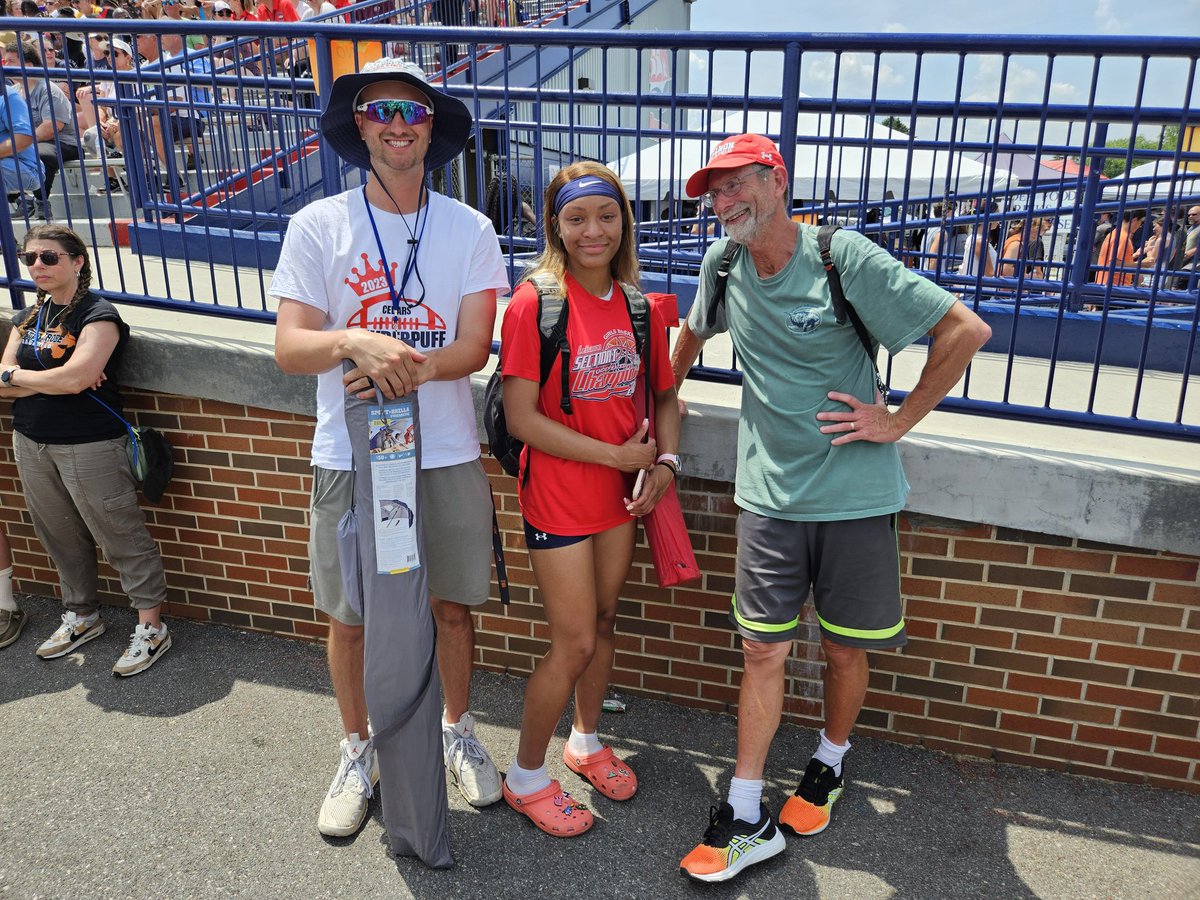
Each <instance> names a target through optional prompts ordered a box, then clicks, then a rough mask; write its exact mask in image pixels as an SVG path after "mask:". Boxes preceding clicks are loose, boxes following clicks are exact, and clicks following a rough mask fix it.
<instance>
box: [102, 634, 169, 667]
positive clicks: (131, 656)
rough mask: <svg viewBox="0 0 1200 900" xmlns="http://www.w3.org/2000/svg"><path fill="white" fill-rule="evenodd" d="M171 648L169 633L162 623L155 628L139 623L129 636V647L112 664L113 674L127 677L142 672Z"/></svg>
mask: <svg viewBox="0 0 1200 900" xmlns="http://www.w3.org/2000/svg"><path fill="white" fill-rule="evenodd" d="M170 649H171V633H170V632H169V631H167V626H166V625H165V624H164V625H163V626H162V627H161V628H155V627H154V626H153V625H150V624H149V623H147V624H145V625H139V626H138V627H137V628H135V629H133V634H131V635H130V636H129V647H128V648H127V649H126V650H125V652H124V653H122V654H121V658H120V659H118V660H117V664H116V665H115V666H113V674H114V675H120V676H121V677H123V678H128V677H129V676H130V675H136V674H137V673H138V672H142V671H144V670H146V669H148V668H150V667H151V666H152V665H154V664H155V663H156V662H158V661H159V659H161V658H162V655H163V654H164V653H166V652H167V651H168V650H170Z"/></svg>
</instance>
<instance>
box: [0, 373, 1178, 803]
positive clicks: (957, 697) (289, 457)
mask: <svg viewBox="0 0 1200 900" xmlns="http://www.w3.org/2000/svg"><path fill="white" fill-rule="evenodd" d="M129 403H130V407H131V408H133V409H135V410H137V415H138V418H139V421H140V422H141V423H142V424H152V425H155V426H157V427H159V428H161V429H163V430H164V431H166V432H168V434H169V436H170V438H171V440H172V442H173V443H174V445H175V447H176V449H177V454H176V455H177V468H176V476H175V481H174V482H173V485H172V488H171V491H170V493H169V495H168V496H167V497H166V498H164V501H163V503H162V504H161V505H159V506H152V505H146V507H145V508H146V511H147V516H148V518H149V522H150V529H151V532H152V534H153V535H154V537H155V538H156V539H157V540H158V542H159V546H160V547H161V549H162V553H163V557H164V561H165V564H166V568H167V577H168V583H169V587H170V604H169V607H168V612H169V614H171V615H175V616H186V617H188V618H192V619H198V620H202V621H209V622H214V623H220V624H226V625H234V626H237V627H242V628H250V629H255V630H261V631H268V632H273V633H276V634H281V635H285V636H288V637H300V638H307V639H313V638H320V637H322V636H323V634H324V631H325V627H324V623H323V622H322V621H321V618H320V616H319V615H318V614H317V613H316V612H315V611H314V609H313V607H312V598H311V595H310V594H309V593H308V591H307V587H306V584H307V571H308V558H307V549H306V544H305V542H306V538H307V528H306V524H305V523H306V509H307V501H308V491H309V488H310V476H309V468H308V462H307V459H308V452H309V438H310V437H311V431H312V421H311V419H310V418H308V417H306V416H301V415H293V414H290V413H281V412H275V411H271V410H266V409H257V408H252V407H245V406H238V405H235V404H230V403H223V402H217V401H210V400H199V399H192V398H184V397H178V396H173V395H167V394H155V393H137V392H134V393H131V394H130V395H129ZM0 427H3V429H4V430H5V431H8V430H10V428H11V419H10V418H9V416H8V413H7V409H6V410H5V411H4V414H3V416H2V417H0ZM486 464H487V467H488V471H489V474H490V475H491V478H492V483H493V486H494V489H495V492H496V499H497V504H498V507H499V512H500V525H501V528H502V529H503V530H504V531H505V542H506V546H507V548H508V565H509V577H510V581H511V584H512V604H511V605H510V606H509V607H508V608H507V609H505V608H504V607H502V606H501V605H500V604H499V602H498V601H496V600H492V601H490V602H489V603H488V604H487V605H486V606H485V607H484V608H483V610H482V612H481V613H480V614H479V621H478V624H479V626H480V628H479V638H478V657H479V662H480V664H481V665H482V666H483V667H485V668H487V669H491V670H494V671H507V672H511V673H513V674H518V675H524V674H527V673H528V672H529V671H530V670H531V669H532V666H533V663H534V661H535V660H536V659H537V658H538V657H540V656H541V654H543V653H544V652H545V650H546V648H547V631H546V626H545V623H544V620H543V618H542V614H541V608H540V606H539V605H538V604H537V603H536V602H535V596H534V591H533V589H532V574H531V572H530V569H529V562H528V555H527V554H526V552H525V549H524V542H523V538H522V537H521V536H520V527H519V526H520V516H519V510H518V507H517V499H516V493H515V491H516V485H515V482H514V481H513V479H511V478H508V477H507V476H504V475H502V474H501V473H500V471H499V469H498V467H496V466H495V464H494V463H493V462H492V461H491V460H487V461H486ZM680 488H681V502H682V504H683V507H684V510H685V515H686V517H687V520H688V524H689V526H690V528H691V530H692V535H693V545H694V547H695V550H696V556H697V558H698V560H699V562H700V564H701V567H702V569H704V573H705V574H704V577H703V580H702V582H700V583H699V584H697V585H694V586H689V587H686V588H681V589H676V590H674V591H669V592H668V591H662V590H660V589H659V588H658V587H657V586H656V585H655V583H654V573H653V571H652V568H651V565H650V560H649V555H648V552H647V551H646V550H645V548H644V547H639V550H638V553H637V556H636V558H635V562H634V570H633V572H632V573H631V576H630V581H629V583H628V585H627V587H626V590H625V592H624V594H623V597H622V601H621V607H620V620H619V622H618V639H617V659H616V668H615V672H614V675H613V681H614V684H615V685H616V687H617V690H619V691H621V692H623V693H628V694H635V695H645V696H652V697H660V698H665V699H669V700H671V701H673V702H676V703H681V704H685V705H688V706H695V707H699V708H702V709H709V710H713V711H718V712H731V711H733V710H734V708H735V706H736V702H737V685H738V682H739V679H740V669H739V665H740V653H739V651H738V646H737V642H736V640H735V637H734V633H733V632H732V630H731V629H730V627H729V624H728V620H727V618H726V612H727V610H728V605H729V595H730V592H731V591H732V588H733V578H732V571H733V558H734V549H735V548H734V537H733V534H734V531H733V525H734V518H735V516H736V509H735V507H734V504H733V500H732V495H731V487H730V485H728V484H725V483H722V482H708V481H703V480H700V479H689V478H685V479H683V480H682V482H681V484H680ZM0 498H2V501H3V507H2V512H0V518H2V520H3V522H4V525H5V527H6V529H7V530H8V534H9V537H10V539H11V541H12V544H13V548H14V552H15V554H16V575H17V578H18V589H19V590H22V591H26V592H30V593H37V594H46V595H53V594H56V593H57V582H56V579H55V575H54V572H53V568H52V567H51V565H50V563H49V561H48V560H47V559H46V557H45V556H44V554H43V553H42V551H41V547H40V545H39V544H38V542H37V540H36V538H35V537H34V536H33V530H32V527H31V526H30V525H29V524H28V517H27V516H26V515H25V513H24V504H23V501H22V500H21V497H20V493H19V484H18V482H17V478H16V470H15V466H14V465H13V462H12V450H11V444H10V443H8V442H7V441H5V442H4V445H3V448H2V450H0ZM901 542H902V549H903V551H904V556H903V591H904V595H905V602H906V616H907V620H908V630H909V635H910V641H909V645H908V646H907V647H906V648H905V649H904V650H903V651H895V652H885V653H876V654H873V655H872V661H871V662H872V676H871V686H870V692H869V694H868V696H867V704H866V708H865V709H864V710H863V713H862V716H861V718H860V721H859V727H858V731H859V733H862V734H869V735H872V736H875V737H880V738H885V739H887V740H892V741H899V742H902V743H918V744H921V745H923V746H926V747H929V748H932V749H936V750H943V751H946V752H950V753H961V754H966V755H969V756H976V757H981V758H993V759H997V760H1001V761H1005V762H1013V763H1019V764H1024V765H1031V766H1037V767H1041V768H1050V769H1057V770H1061V771H1068V772H1075V773H1080V774H1085V775H1094V776H1098V777H1102V778H1110V779H1116V780H1121V781H1134V782H1146V783H1149V784H1153V785H1156V786H1161V787H1169V788H1175V789H1180V790H1185V791H1190V792H1200V771H1198V760H1200V732H1198V723H1200V574H1198V569H1200V559H1197V558H1196V557H1190V556H1180V555H1173V554H1168V553H1154V552H1149V551H1144V550H1137V549H1131V548H1127V547H1120V546H1111V545H1105V544H1095V543H1090V542H1088V541H1084V540H1074V539H1068V538H1059V537H1055V536H1052V535H1043V534H1035V533H1029V532H1021V531H1014V530H1011V529H1006V528H1000V527H996V526H993V525H988V524H977V523H968V522H957V521H950V520H946V519H936V518H931V517H928V516H916V515H908V516H902V517H901ZM102 572H103V574H104V575H105V576H106V577H105V580H104V590H105V592H106V593H105V595H104V596H103V598H102V599H103V600H104V601H105V602H111V603H122V602H124V601H123V598H122V597H121V595H120V587H119V585H118V584H117V582H116V579H115V576H114V575H113V573H112V572H111V570H109V569H107V567H104V568H102ZM804 622H805V626H804V634H803V635H802V639H801V640H798V641H797V642H796V644H795V647H794V652H793V655H792V657H791V659H790V660H789V662H788V669H787V677H788V689H787V698H786V705H785V717H786V719H787V720H789V721H792V722H796V723H800V724H805V725H812V726H816V725H819V724H820V715H821V684H820V678H821V670H822V663H821V659H820V650H819V647H818V643H817V640H816V637H817V631H816V625H815V622H814V620H813V617H812V609H811V606H809V607H807V609H806V615H805V617H804Z"/></svg>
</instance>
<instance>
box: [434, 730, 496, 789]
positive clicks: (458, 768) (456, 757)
mask: <svg viewBox="0 0 1200 900" xmlns="http://www.w3.org/2000/svg"><path fill="white" fill-rule="evenodd" d="M442 748H443V749H444V750H445V754H446V770H447V771H448V772H449V773H450V780H451V781H453V782H454V783H455V784H456V785H458V789H459V791H461V792H462V795H463V797H464V798H466V801H467V802H468V803H470V804H471V805H472V806H490V805H491V804H493V803H495V802H496V801H497V800H499V799H500V795H501V794H502V793H503V789H502V788H501V786H500V773H499V772H498V771H496V764H495V763H494V762H492V758H491V756H489V755H488V752H487V750H486V749H485V748H484V746H483V744H481V743H479V739H478V738H477V737H475V717H474V716H473V715H471V714H470V713H465V714H464V715H463V717H462V718H461V719H460V720H459V722H458V725H457V726H454V725H447V724H445V723H444V722H443V723H442Z"/></svg>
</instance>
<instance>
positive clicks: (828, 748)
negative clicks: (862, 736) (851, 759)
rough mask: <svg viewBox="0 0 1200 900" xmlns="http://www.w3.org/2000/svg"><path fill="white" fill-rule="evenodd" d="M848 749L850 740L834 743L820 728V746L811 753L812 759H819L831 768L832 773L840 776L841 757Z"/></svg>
mask: <svg viewBox="0 0 1200 900" xmlns="http://www.w3.org/2000/svg"><path fill="white" fill-rule="evenodd" d="M849 750H850V742H849V741H846V743H844V744H835V743H834V742H833V741H831V740H829V738H827V737H825V729H824V728H822V729H821V746H820V747H818V748H817V752H816V753H814V754H813V758H814V759H819V760H820V761H821V762H823V763H825V765H827V766H829V768H831V769H833V774H834V775H837V776H839V777H841V774H842V757H843V756H845V755H846V754H847V753H848V752H849Z"/></svg>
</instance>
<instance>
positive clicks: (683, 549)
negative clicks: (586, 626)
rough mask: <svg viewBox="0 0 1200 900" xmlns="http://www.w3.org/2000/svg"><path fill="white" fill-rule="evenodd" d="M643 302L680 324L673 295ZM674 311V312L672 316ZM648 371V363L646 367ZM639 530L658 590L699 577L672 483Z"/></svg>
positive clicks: (641, 386)
mask: <svg viewBox="0 0 1200 900" xmlns="http://www.w3.org/2000/svg"><path fill="white" fill-rule="evenodd" d="M646 299H648V300H649V301H650V302H651V303H653V304H654V305H655V307H656V308H657V309H658V310H659V313H660V314H662V317H663V320H664V321H665V322H666V323H667V325H668V326H674V325H678V324H679V311H678V306H677V305H676V298H675V295H674V294H647V295H646ZM672 310H674V312H672ZM646 368H647V371H649V363H647V367H646ZM647 380H648V379H639V380H638V392H640V393H641V396H638V395H637V394H636V393H635V396H634V402H635V403H636V404H637V405H638V406H641V405H642V404H643V403H644V402H645V401H644V400H643V397H645V396H646V394H647V384H646V381H647ZM649 408H650V436H651V437H654V394H653V393H650V394H649ZM642 527H643V528H644V529H645V530H646V543H647V545H649V547H650V556H651V558H652V559H653V560H654V574H655V577H656V578H657V580H658V586H659V587H664V588H671V587H675V586H677V585H680V584H685V583H687V582H689V581H695V580H697V579H698V578H699V577H700V566H699V565H698V564H697V563H696V554H695V553H694V552H693V551H692V536H691V534H690V532H689V531H688V527H687V524H686V523H685V522H684V521H683V508H682V507H681V506H680V505H679V494H678V493H677V492H676V490H675V479H674V478H672V479H671V484H670V487H668V488H667V490H666V493H664V494H663V495H662V497H661V498H659V501H658V503H656V504H655V505H654V509H652V510H650V512H649V513H647V514H646V515H644V516H642Z"/></svg>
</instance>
